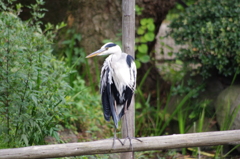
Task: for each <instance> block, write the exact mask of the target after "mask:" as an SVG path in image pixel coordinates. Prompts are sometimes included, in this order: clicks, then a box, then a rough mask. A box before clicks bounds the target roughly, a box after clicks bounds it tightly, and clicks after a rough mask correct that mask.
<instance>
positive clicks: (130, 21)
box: [121, 0, 135, 159]
mask: <svg viewBox="0 0 240 159" xmlns="http://www.w3.org/2000/svg"><path fill="white" fill-rule="evenodd" d="M122 46H123V52H125V53H128V54H129V55H131V56H133V57H135V52H134V46H135V0H122ZM134 99H135V98H134V97H133V99H132V102H131V104H130V106H129V109H128V111H127V113H126V114H125V116H126V118H125V117H124V116H123V118H122V138H126V137H127V129H126V122H127V125H128V133H129V137H134V136H135V100H134ZM126 119H127V121H126ZM133 158H134V152H128V153H122V154H121V159H133Z"/></svg>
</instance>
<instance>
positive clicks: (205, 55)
mask: <svg viewBox="0 0 240 159" xmlns="http://www.w3.org/2000/svg"><path fill="white" fill-rule="evenodd" d="M239 5H240V3H239V2H238V1H234V2H232V1H228V0H221V1H207V0H202V1H199V2H198V3H197V4H194V5H191V6H190V7H189V8H187V9H186V11H185V12H184V13H182V14H180V16H179V17H178V18H177V19H175V20H174V21H173V22H172V23H171V24H170V28H171V29H172V31H171V33H170V35H171V36H172V37H173V38H174V39H175V41H176V43H177V44H184V45H185V44H187V45H188V48H187V49H181V50H180V51H179V53H178V54H177V57H178V58H179V59H180V60H183V61H184V62H185V63H186V64H189V63H191V64H200V66H199V67H198V68H197V69H196V73H199V74H201V75H202V76H203V78H208V77H209V76H211V70H217V71H218V73H219V74H221V75H224V76H232V75H234V74H235V73H236V72H238V73H239V69H238V68H239V64H240V51H239V47H240V43H239V42H238V41H239V38H240V34H239V28H240V23H239V21H240V16H239V14H240V9H239Z"/></svg>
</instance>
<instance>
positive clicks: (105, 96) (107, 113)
mask: <svg viewBox="0 0 240 159" xmlns="http://www.w3.org/2000/svg"><path fill="white" fill-rule="evenodd" d="M110 70H111V68H110V67H109V65H108V62H107V60H106V61H105V62H104V65H103V67H102V71H101V86H100V89H101V98H102V107H103V114H104V118H105V120H107V121H109V120H110V118H111V117H112V119H113V121H114V124H115V127H116V128H117V127H118V121H119V120H120V119H119V116H118V115H117V114H116V108H115V107H116V97H115V96H114V93H115V94H117V93H116V91H117V90H116V87H115V85H114V82H113V81H112V75H111V71H110Z"/></svg>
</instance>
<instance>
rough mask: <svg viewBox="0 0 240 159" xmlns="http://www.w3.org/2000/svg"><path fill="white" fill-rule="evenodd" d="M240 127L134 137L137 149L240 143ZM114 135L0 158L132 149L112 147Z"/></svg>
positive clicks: (8, 153)
mask: <svg viewBox="0 0 240 159" xmlns="http://www.w3.org/2000/svg"><path fill="white" fill-rule="evenodd" d="M239 134H240V130H229V131H216V132H204V133H191V134H178V135H167V136H156V137H142V138H139V139H141V140H142V141H143V142H138V141H136V140H132V143H133V150H134V151H149V150H159V149H173V148H185V147H200V146H213V145H224V144H230V143H238V144H239V143H240V135H239ZM112 142H113V140H112V139H106V140H98V141H92V142H82V143H68V144H56V145H42V146H31V147H23V148H12V149H2V150H0V158H1V159H15V158H18V159H22V158H51V157H52V158H53V157H67V156H81V155H93V154H108V153H121V152H129V151H131V148H130V147H129V142H126V144H125V146H122V145H121V144H120V143H119V142H118V141H116V142H115V148H114V149H112Z"/></svg>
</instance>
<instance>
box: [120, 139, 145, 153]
mask: <svg viewBox="0 0 240 159" xmlns="http://www.w3.org/2000/svg"><path fill="white" fill-rule="evenodd" d="M127 140H129V142H130V148H131V149H132V151H133V146H132V140H137V141H139V142H143V141H142V140H140V139H138V138H135V137H129V136H127V137H126V138H125V139H124V141H123V145H125V142H126V141H127Z"/></svg>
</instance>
